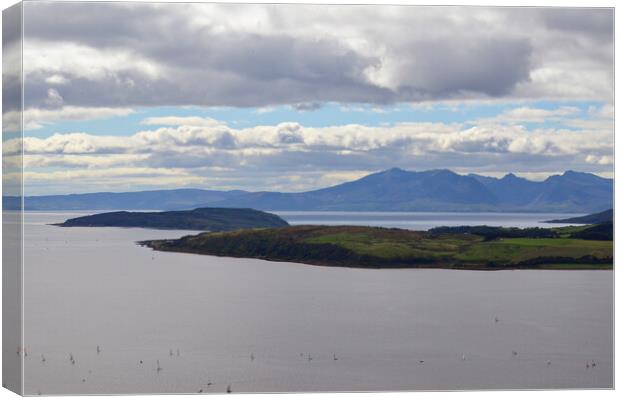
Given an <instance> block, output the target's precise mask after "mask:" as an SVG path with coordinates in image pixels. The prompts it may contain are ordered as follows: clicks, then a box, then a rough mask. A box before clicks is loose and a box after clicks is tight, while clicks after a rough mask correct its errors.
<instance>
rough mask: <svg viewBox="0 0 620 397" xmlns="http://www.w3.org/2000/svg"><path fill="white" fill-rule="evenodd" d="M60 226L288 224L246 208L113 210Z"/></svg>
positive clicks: (215, 228) (218, 228)
mask: <svg viewBox="0 0 620 397" xmlns="http://www.w3.org/2000/svg"><path fill="white" fill-rule="evenodd" d="M56 226H62V227H141V228H150V229H177V230H202V231H211V232H222V231H231V230H238V229H252V228H280V227H285V226H288V223H287V222H286V221H285V220H284V219H282V218H280V217H279V216H277V215H274V214H270V213H268V212H263V211H258V210H254V209H250V208H196V209H193V210H188V211H161V212H128V211H115V212H105V213H101V214H94V215H87V216H80V217H77V218H72V219H68V220H66V221H65V222H63V223H58V224H56Z"/></svg>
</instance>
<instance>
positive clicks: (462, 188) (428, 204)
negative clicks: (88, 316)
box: [3, 168, 613, 213]
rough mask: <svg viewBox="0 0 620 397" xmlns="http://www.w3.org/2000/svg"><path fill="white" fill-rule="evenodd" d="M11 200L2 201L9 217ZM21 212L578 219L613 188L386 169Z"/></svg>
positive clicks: (45, 199)
mask: <svg viewBox="0 0 620 397" xmlns="http://www.w3.org/2000/svg"><path fill="white" fill-rule="evenodd" d="M18 202H19V201H18V199H17V198H15V197H3V205H4V208H5V209H15V208H17V205H18ZM25 206H26V209H27V210H111V209H125V210H130V209H144V210H153V209H159V210H172V209H191V208H196V207H227V208H231V207H235V208H254V209H258V210H267V211H462V212H473V211H514V212H573V213H575V212H584V213H591V212H597V211H603V210H606V209H609V208H612V207H613V180H612V179H608V178H602V177H599V176H596V175H593V174H589V173H583V172H575V171H566V172H565V173H563V174H562V175H553V176H550V177H549V178H547V179H545V180H544V181H530V180H527V179H524V178H520V177H517V176H515V175H514V174H508V175H506V176H504V177H503V178H493V177H487V176H481V175H476V174H469V175H459V174H456V173H454V172H452V171H450V170H430V171H420V172H415V171H405V170H402V169H399V168H392V169H389V170H386V171H382V172H377V173H374V174H370V175H367V176H365V177H363V178H360V179H358V180H355V181H351V182H346V183H343V184H340V185H336V186H332V187H329V188H325V189H319V190H313V191H308V192H303V193H280V192H246V191H241V190H233V191H216V190H201V189H175V190H157V191H143V192H131V193H88V194H70V195H57V196H30V197H26V198H25Z"/></svg>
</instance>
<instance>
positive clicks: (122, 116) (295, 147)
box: [3, 2, 614, 195]
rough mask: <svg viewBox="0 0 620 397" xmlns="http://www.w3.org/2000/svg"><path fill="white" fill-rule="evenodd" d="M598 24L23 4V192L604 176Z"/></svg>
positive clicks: (604, 63) (604, 96)
mask: <svg viewBox="0 0 620 397" xmlns="http://www.w3.org/2000/svg"><path fill="white" fill-rule="evenodd" d="M613 29H614V22H613V12H612V10H611V9H601V8H599V9H586V8H574V9H568V8H544V7H538V8H515V7H506V8H500V7H445V6H444V7H438V6H427V7H422V6H352V5H340V6H326V5H318V6H316V5H315V6H312V5H298V4H293V5H282V4H279V5H261V4H254V5H247V4H246V5H239V4H197V3H193V4H183V3H168V4H165V3H160V4H148V3H53V2H49V3H47V2H27V3H24V43H23V59H24V71H23V72H24V94H25V97H24V139H23V150H24V157H23V162H24V167H25V169H24V181H25V194H27V195H41V194H64V193H81V192H95V191H135V190H146V189H162V188H164V189H171V188H179V187H198V188H205V189H218V190H228V189H244V190H251V191H257V190H277V191H306V190H312V189H316V188H322V187H326V186H331V185H334V184H338V183H341V182H345V181H349V180H353V179H356V178H359V177H361V176H364V175H367V174H369V173H372V172H376V171H380V170H385V169H388V168H392V167H400V168H403V169H407V170H427V169H437V168H448V169H451V170H453V171H455V172H458V173H463V174H466V173H470V172H471V173H478V174H483V175H489V176H498V177H501V176H503V175H505V174H506V173H510V172H512V173H515V174H517V175H520V176H523V177H526V178H528V179H533V180H542V179H544V178H546V177H548V176H549V175H552V174H558V173H562V172H564V171H566V170H569V169H570V170H577V171H583V172H592V173H595V174H598V175H601V176H605V177H612V176H613V115H614V103H613V79H614V68H613V40H614V37H613ZM18 49H19V37H8V38H5V43H4V54H5V55H4V58H5V60H6V59H8V60H11V59H15V60H17V61H18V60H19V51H18ZM6 73H7V74H8V79H7V78H6V77H5V83H4V96H5V98H6V97H7V94H9V95H10V93H11V89H15V87H18V85H16V84H11V79H10V77H11V73H15V76H13V77H15V78H16V79H17V78H18V77H19V76H18V75H17V73H18V71H17V70H15V71H12V70H8V72H6ZM7 82H8V83H7ZM17 106H18V105H17V104H12V103H10V102H5V106H4V109H3V112H4V113H3V143H4V144H3V154H4V160H3V161H4V165H5V167H10V166H11V165H13V166H14V165H16V163H15V162H16V161H18V156H17V154H19V153H20V150H21V145H20V141H19V136H20V133H19V120H20V115H19V112H18V111H17V110H18V108H17ZM5 178H17V174H14V175H12V174H10V173H9V175H6V176H5Z"/></svg>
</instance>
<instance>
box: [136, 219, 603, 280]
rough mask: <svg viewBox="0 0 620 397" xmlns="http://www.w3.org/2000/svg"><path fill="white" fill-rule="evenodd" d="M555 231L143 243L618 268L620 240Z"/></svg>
mask: <svg viewBox="0 0 620 397" xmlns="http://www.w3.org/2000/svg"><path fill="white" fill-rule="evenodd" d="M583 229H584V227H578V229H575V228H572V227H563V228H554V229H540V228H531V229H517V228H491V227H482V228H470V229H463V228H438V229H431V230H429V231H424V232H423V231H411V230H402V229H387V228H379V227H365V226H291V227H286V228H276V229H255V230H238V231H233V232H223V233H201V234H198V235H193V236H185V237H182V238H180V239H173V240H151V241H142V242H140V243H139V244H141V245H144V246H147V247H150V248H153V249H155V250H161V251H176V252H186V253H195V254H203V255H215V256H228V257H242V258H258V259H265V260H272V261H286V262H298V263H306V264H312V265H322V266H340V267H359V268H447V269H472V270H499V269H611V268H612V266H613V265H612V263H613V241H600V240H585V239H579V238H575V237H574V233H575V232H577V230H579V231H582V230H583Z"/></svg>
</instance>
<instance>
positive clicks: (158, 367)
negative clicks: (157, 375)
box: [157, 360, 163, 372]
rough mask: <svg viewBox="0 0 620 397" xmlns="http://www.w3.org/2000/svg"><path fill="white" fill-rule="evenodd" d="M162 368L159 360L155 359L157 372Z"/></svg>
mask: <svg viewBox="0 0 620 397" xmlns="http://www.w3.org/2000/svg"><path fill="white" fill-rule="evenodd" d="M162 369H163V368H162V367H161V365H159V360H157V372H159V371H161V370H162Z"/></svg>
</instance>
